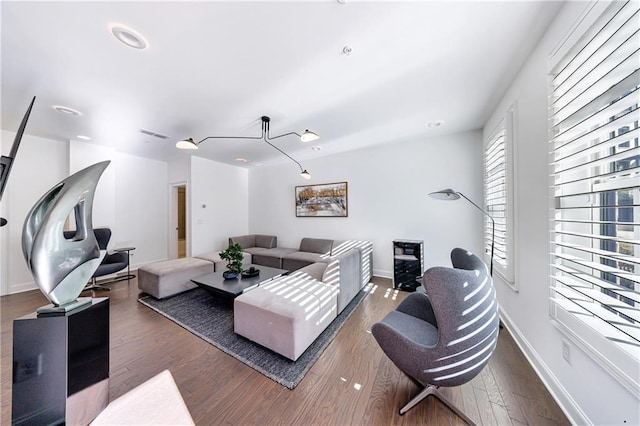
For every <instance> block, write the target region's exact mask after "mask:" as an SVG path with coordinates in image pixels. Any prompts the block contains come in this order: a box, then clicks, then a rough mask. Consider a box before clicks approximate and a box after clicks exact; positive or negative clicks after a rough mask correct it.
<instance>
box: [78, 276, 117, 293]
mask: <svg viewBox="0 0 640 426" xmlns="http://www.w3.org/2000/svg"><path fill="white" fill-rule="evenodd" d="M87 290H105V291H111V289H110V288H109V287H105V286H103V285H100V284H98V283H97V281H96V279H95V278H91V283H90V284H88V285H87V286H86V287H85V288H83V289H82V291H87Z"/></svg>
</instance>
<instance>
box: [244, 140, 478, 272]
mask: <svg viewBox="0 0 640 426" xmlns="http://www.w3.org/2000/svg"><path fill="white" fill-rule="evenodd" d="M480 136H481V135H480V133H479V132H467V133H459V134H455V135H450V136H444V137H438V138H435V137H431V138H429V137H428V130H425V135H424V137H421V138H415V139H412V140H408V141H403V142H401V141H398V142H394V143H390V144H385V145H378V146H375V147H372V148H368V149H362V150H358V151H351V152H345V153H341V154H338V155H333V156H327V157H322V158H319V159H316V160H305V161H303V165H304V167H305V168H307V169H308V170H309V171H310V172H311V174H312V176H313V178H312V180H311V181H305V180H304V179H302V178H301V177H300V175H299V174H298V173H299V170H298V168H297V166H296V165H295V164H293V163H291V164H283V165H279V166H274V167H265V168H254V169H251V170H250V175H249V176H250V178H249V232H250V233H259V234H269V235H276V236H277V237H278V245H279V246H282V247H298V246H299V244H300V240H301V239H302V238H303V237H317V238H329V239H339V240H344V239H360V240H368V241H372V242H373V244H374V260H373V267H374V274H375V275H378V276H385V277H391V276H392V274H393V272H392V271H393V260H392V255H393V251H392V247H393V245H392V241H393V240H395V239H416V240H424V242H425V266H426V267H429V266H433V265H450V263H451V262H450V260H449V253H450V251H451V249H453V248H454V247H465V248H468V249H470V250H472V251H475V252H478V251H479V250H481V249H482V232H481V231H480V229H481V228H482V220H483V218H482V213H480V212H478V211H477V210H476V209H475V208H474V207H473V206H471V205H470V204H468V203H466V202H465V201H464V200H459V201H457V202H443V201H438V200H434V199H431V198H429V197H428V195H427V194H428V193H430V192H433V191H438V190H440V189H444V188H454V189H456V190H458V191H461V192H463V193H464V194H465V195H467V196H469V198H471V199H472V200H477V201H478V202H479V201H480V200H481V199H482V181H481V179H478V177H479V176H482V169H481V166H482V157H481V150H482V142H481V137H480ZM343 181H346V182H347V183H348V215H349V216H348V217H346V218H335V217H296V215H295V201H294V191H295V187H296V186H297V185H309V184H321V183H331V182H343Z"/></svg>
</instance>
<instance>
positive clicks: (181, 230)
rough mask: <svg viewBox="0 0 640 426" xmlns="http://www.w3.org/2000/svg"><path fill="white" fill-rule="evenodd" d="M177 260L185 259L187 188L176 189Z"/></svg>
mask: <svg viewBox="0 0 640 426" xmlns="http://www.w3.org/2000/svg"><path fill="white" fill-rule="evenodd" d="M177 209H178V211H177V215H178V227H177V228H176V229H177V231H178V258H181V257H187V187H186V186H184V185H183V186H179V187H178V206H177Z"/></svg>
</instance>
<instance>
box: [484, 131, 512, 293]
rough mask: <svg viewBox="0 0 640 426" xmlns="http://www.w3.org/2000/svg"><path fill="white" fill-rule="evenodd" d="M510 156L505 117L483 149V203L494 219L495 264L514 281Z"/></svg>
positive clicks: (486, 228) (488, 223)
mask: <svg viewBox="0 0 640 426" xmlns="http://www.w3.org/2000/svg"><path fill="white" fill-rule="evenodd" d="M507 159H508V157H507V131H506V129H505V124H504V119H503V120H502V121H501V122H500V124H499V125H498V128H497V129H496V130H495V131H494V133H493V134H492V135H491V137H490V138H489V140H488V141H487V143H485V148H484V202H485V208H486V210H487V212H488V213H489V214H490V215H491V216H492V217H493V219H494V221H495V239H494V254H493V264H494V268H495V270H496V271H497V272H499V273H500V274H501V275H503V277H504V278H506V279H507V281H509V282H511V281H513V278H512V277H511V273H510V271H511V268H510V266H511V265H510V257H511V256H510V249H511V243H510V238H509V237H510V232H509V224H510V221H511V218H510V214H509V213H510V209H509V201H510V200H509V196H508V194H509V191H508V189H509V185H510V180H509V163H508V160H507ZM491 227H492V223H491V220H490V219H489V218H487V217H485V225H484V235H485V238H484V241H485V253H491V235H492V234H491V232H492V229H491Z"/></svg>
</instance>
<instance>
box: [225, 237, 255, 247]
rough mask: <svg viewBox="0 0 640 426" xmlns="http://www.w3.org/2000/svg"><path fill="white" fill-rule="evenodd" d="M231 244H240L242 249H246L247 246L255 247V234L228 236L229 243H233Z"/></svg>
mask: <svg viewBox="0 0 640 426" xmlns="http://www.w3.org/2000/svg"><path fill="white" fill-rule="evenodd" d="M233 244H240V247H242V249H243V250H244V249H247V248H249V247H255V246H256V236H255V235H241V236H238V237H230V238H229V245H230V246H231V245H233Z"/></svg>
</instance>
